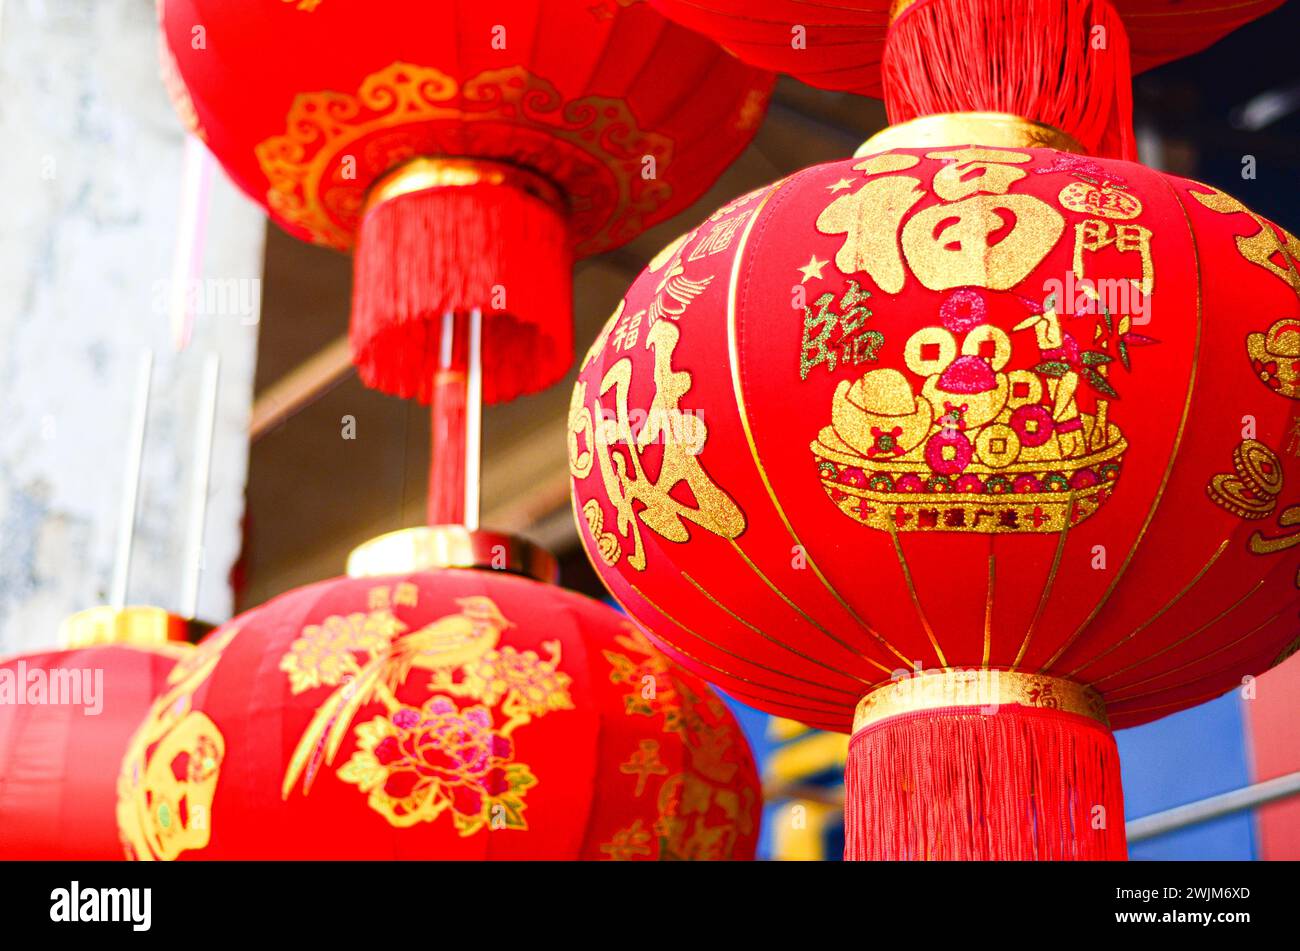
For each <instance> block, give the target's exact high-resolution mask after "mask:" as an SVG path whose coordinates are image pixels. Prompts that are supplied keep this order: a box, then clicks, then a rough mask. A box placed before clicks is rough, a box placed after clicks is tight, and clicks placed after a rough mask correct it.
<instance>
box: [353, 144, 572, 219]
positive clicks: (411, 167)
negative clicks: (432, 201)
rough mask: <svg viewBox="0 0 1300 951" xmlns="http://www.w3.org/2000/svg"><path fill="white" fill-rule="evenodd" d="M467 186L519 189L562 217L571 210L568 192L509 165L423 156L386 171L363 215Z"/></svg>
mask: <svg viewBox="0 0 1300 951" xmlns="http://www.w3.org/2000/svg"><path fill="white" fill-rule="evenodd" d="M466 185H500V186H503V187H506V188H515V189H518V190H519V191H522V192H525V193H526V194H529V195H532V196H533V197H534V198H536V199H538V200H539V201H542V202H544V203H545V204H548V205H550V206H551V207H552V208H554V209H555V210H556V211H559V212H560V213H561V214H563V213H565V212H566V211H567V210H568V203H567V202H566V201H565V198H564V193H563V192H562V191H561V190H560V188H559V186H557V185H556V184H555V183H554V182H552V181H550V179H547V178H545V177H543V176H541V175H538V174H537V173H536V172H533V171H530V170H528V169H526V168H523V167H522V166H519V165H512V164H510V163H509V162H499V161H492V160H489V159H478V158H460V157H454V156H420V157H417V158H413V159H411V160H410V161H407V162H403V163H402V164H401V165H398V166H397V167H396V168H394V169H392V170H390V171H388V172H386V173H385V174H383V175H382V176H380V177H379V178H378V179H376V180H375V182H374V184H372V185H371V186H370V189H369V191H368V192H367V193H366V201H365V207H364V209H363V211H362V214H365V213H366V212H369V211H370V210H371V209H372V208H374V207H376V206H377V205H380V204H382V203H384V202H386V201H392V200H393V199H394V198H398V197H400V196H402V195H409V194H412V193H414V192H422V191H428V190H429V189H431V188H456V187H463V186H466Z"/></svg>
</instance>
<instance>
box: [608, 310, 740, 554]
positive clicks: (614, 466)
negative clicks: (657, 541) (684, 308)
mask: <svg viewBox="0 0 1300 951" xmlns="http://www.w3.org/2000/svg"><path fill="white" fill-rule="evenodd" d="M679 338H680V331H679V330H678V328H677V326H676V325H675V324H674V323H673V322H672V321H668V320H661V321H657V322H656V323H655V324H654V326H652V327H651V328H650V332H649V333H648V334H647V335H646V341H645V345H646V346H647V347H650V348H652V349H653V350H654V381H655V394H654V398H653V399H652V400H651V403H650V406H649V409H648V411H647V413H646V415H645V422H644V425H643V426H642V427H641V430H640V432H639V433H634V432H633V428H632V421H631V416H630V412H629V407H628V392H629V390H630V387H631V384H632V361H631V360H630V359H629V358H626V357H625V358H623V359H621V360H619V361H618V362H617V363H615V364H614V365H613V366H612V367H610V368H609V370H608V371H606V373H605V376H604V377H603V378H602V380H601V382H600V394H599V395H600V396H605V395H606V394H608V393H610V392H611V391H612V392H613V401H614V418H613V419H606V418H605V417H604V416H602V415H601V413H602V411H601V407H600V403H599V400H598V399H597V400H595V401H594V402H593V403H592V412H593V415H595V416H597V417H599V419H600V421H599V422H598V423H597V424H596V425H595V426H594V430H595V455H596V459H597V460H598V462H599V463H600V474H601V479H602V481H603V483H604V486H605V492H606V495H607V497H608V499H609V502H610V504H611V505H612V506H613V507H614V510H615V512H616V513H617V520H616V523H615V527H616V530H617V532H618V533H619V535H621V536H624V537H629V536H630V538H631V540H632V543H633V549H632V553H631V554H629V555H628V564H629V565H631V566H632V567H633V568H635V569H636V570H637V571H644V570H645V565H646V562H645V550H644V548H643V545H642V541H641V529H640V525H644V526H645V527H646V528H649V529H650V530H651V531H653V532H655V533H656V534H658V535H660V536H662V537H663V538H666V539H668V540H669V541H674V542H685V541H688V540H689V539H690V532H689V531H688V530H687V528H686V525H685V522H687V521H689V522H694V523H695V524H696V525H699V526H700V527H701V528H703V529H704V530H705V531H708V532H712V533H713V534H715V535H720V536H722V537H723V538H735V537H737V536H738V535H739V534H740V533H741V532H743V531H744V529H745V517H744V515H743V514H742V513H741V511H740V509H739V508H738V507H737V506H736V503H735V502H733V501H732V499H731V497H730V496H729V495H727V493H726V492H724V491H723V490H722V489H721V488H719V487H718V486H717V484H715V483H714V482H713V481H712V479H710V478H709V476H708V474H707V473H706V472H705V471H704V467H703V466H701V465H700V462H699V458H698V455H699V451H700V449H701V448H702V447H703V446H704V444H705V443H706V441H707V440H708V429H707V427H706V426H705V424H704V420H703V419H701V418H700V417H699V416H696V415H694V414H689V413H683V412H682V410H681V403H682V398H683V397H684V396H685V395H686V393H687V392H688V391H689V390H690V388H691V374H690V373H688V372H686V371H683V370H674V369H673V366H672V358H673V352H674V351H675V350H676V348H677V342H678V340H679ZM656 440H659V441H661V442H662V443H663V453H662V461H661V463H660V466H659V474H658V476H657V477H656V478H653V479H652V478H651V477H650V476H648V475H647V473H646V471H645V468H644V466H643V464H642V461H641V452H642V451H643V450H644V449H645V448H646V447H647V446H649V445H650V444H651V443H652V442H654V441H656ZM616 447H622V451H619V452H615V451H614V450H615V448H616ZM681 483H685V484H686V486H687V488H689V490H690V493H691V497H692V498H693V499H694V500H695V505H694V506H691V505H689V504H687V503H684V502H681V501H679V500H678V499H677V498H675V497H674V496H673V494H672V493H673V491H674V490H675V489H676V488H677V487H678V486H679V485H680V484H681ZM635 503H640V505H641V506H643V507H642V508H640V509H639V510H638V509H637V508H636V505H635Z"/></svg>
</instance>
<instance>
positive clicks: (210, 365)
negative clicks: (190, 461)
mask: <svg viewBox="0 0 1300 951" xmlns="http://www.w3.org/2000/svg"><path fill="white" fill-rule="evenodd" d="M220 387H221V357H220V355H219V354H216V353H209V354H208V355H207V358H206V359H205V360H204V361H203V382H202V385H201V388H200V390H199V412H198V419H197V425H196V426H195V427H194V468H193V470H192V475H191V479H192V481H191V483H190V520H189V526H188V528H187V529H186V532H185V575H184V577H183V579H182V584H183V585H184V587H183V589H182V594H181V616H182V617H185V618H189V619H191V620H192V619H194V618H195V617H197V616H198V612H199V581H200V580H201V579H202V577H203V531H204V528H205V526H206V524H207V517H208V485H209V483H210V481H211V475H212V441H213V437H214V436H215V434H216V427H217V394H218V392H219V391H220Z"/></svg>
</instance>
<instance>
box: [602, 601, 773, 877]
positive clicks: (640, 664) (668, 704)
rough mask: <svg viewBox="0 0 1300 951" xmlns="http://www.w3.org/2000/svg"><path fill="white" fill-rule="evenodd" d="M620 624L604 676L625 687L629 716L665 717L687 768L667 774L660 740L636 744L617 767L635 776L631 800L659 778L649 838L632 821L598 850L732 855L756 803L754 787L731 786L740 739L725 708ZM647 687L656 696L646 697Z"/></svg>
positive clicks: (616, 855) (619, 854) (621, 855)
mask: <svg viewBox="0 0 1300 951" xmlns="http://www.w3.org/2000/svg"><path fill="white" fill-rule="evenodd" d="M623 627H624V631H625V633H624V634H623V635H622V636H620V637H617V638H615V640H616V642H617V644H618V646H619V647H621V648H623V651H617V650H606V651H604V652H603V653H604V655H605V658H606V660H608V661H609V662H610V664H611V671H610V675H609V679H610V681H611V682H613V683H615V684H620V685H624V686H626V687H627V688H629V692H628V693H627V694H626V695H625V697H624V706H625V710H626V713H627V715H628V716H640V717H651V718H653V717H658V716H661V717H662V718H663V721H662V728H663V732H664V733H665V734H671V735H672V736H673V737H674V742H676V743H680V744H681V746H682V748H683V749H684V751H685V753H686V767H685V769H683V770H682V771H680V772H676V773H673V772H672V771H671V770H669V769H668V767H667V766H665V765H664V764H663V762H662V760H661V758H660V751H661V747H660V744H659V742H658V741H656V740H649V739H644V740H641V741H640V742H639V744H638V746H637V748H636V750H634V751H633V752H632V753H631V754H629V756H628V759H627V761H626V762H624V763H623V764H622V765H621V766H620V767H619V769H620V771H621V772H623V773H625V774H627V775H629V776H635V777H636V788H635V792H634V795H635V796H637V797H640V796H642V795H643V794H645V793H646V792H648V791H649V790H648V789H647V787H649V786H651V785H652V781H651V777H656V778H657V777H664V778H663V779H662V781H661V782H660V783H659V788H658V791H657V793H656V795H655V801H656V806H657V810H658V817H657V819H656V820H655V823H654V827H653V833H654V839H653V840H652V838H651V837H650V836H649V835H646V834H645V829H644V826H643V825H642V820H640V819H637V820H635V821H634V822H633V824H632V825H631V826H629V827H627V828H624V829H620V830H618V831H617V832H616V833H615V834H614V835H613V837H612V838H611V840H610V841H609V842H607V843H605V844H603V845H602V846H601V851H602V852H604V853H605V854H606V855H608V856H609V857H610V858H611V859H616V860H620V859H621V860H626V859H631V858H637V857H645V856H652V855H655V853H656V850H655V849H654V848H653V847H652V845H651V843H652V841H654V840H657V842H658V850H657V852H658V854H657V856H656V857H657V858H659V859H661V860H662V859H727V858H731V857H732V855H733V853H734V851H735V848H736V844H737V841H738V839H739V838H740V837H741V836H742V835H743V836H748V835H750V834H752V833H753V831H754V819H753V815H754V810H755V807H756V806H757V800H756V799H755V797H754V791H753V790H752V789H749V788H745V789H743V790H740V791H738V790H737V789H736V788H734V787H733V785H732V784H733V782H734V780H735V777H736V773H737V772H738V770H739V768H740V765H739V763H738V762H736V760H735V757H734V756H733V755H732V751H733V750H734V749H735V748H736V747H737V745H738V738H737V737H736V736H735V735H734V733H733V728H732V727H731V725H730V724H729V723H728V720H727V715H726V709H725V707H723V705H722V703H721V701H719V700H718V699H717V698H716V697H712V696H708V697H706V696H702V695H700V694H698V693H696V692H695V691H694V690H693V689H692V688H691V687H690V685H689V684H688V683H686V681H684V680H682V679H681V678H680V677H678V676H677V675H676V672H675V668H673V667H672V665H671V664H669V663H668V661H667V659H666V658H665V657H664V656H663V655H662V654H660V653H659V652H658V651H656V650H655V649H654V648H653V647H652V646H651V644H650V642H649V641H648V640H647V639H646V637H645V635H644V634H643V633H641V631H640V630H639V629H638V628H637V627H636V626H635V625H633V624H631V623H627V622H624V625H623ZM651 683H653V685H654V691H653V693H652V694H650V695H647V691H646V687H647V686H648V685H649V684H651Z"/></svg>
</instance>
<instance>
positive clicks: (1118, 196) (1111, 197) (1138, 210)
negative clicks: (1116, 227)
mask: <svg viewBox="0 0 1300 951" xmlns="http://www.w3.org/2000/svg"><path fill="white" fill-rule="evenodd" d="M1056 200H1057V201H1059V202H1060V203H1061V207H1062V208H1064V209H1066V210H1067V211H1075V212H1079V213H1081V214H1085V215H1098V216H1100V217H1102V218H1113V219H1116V220H1118V221H1128V220H1130V219H1132V218H1136V217H1137V216H1138V215H1140V214H1142V201H1141V199H1139V198H1138V197H1137V195H1133V194H1130V193H1129V192H1127V191H1125V190H1124V189H1122V188H1118V187H1116V186H1115V185H1109V184H1103V185H1098V184H1095V183H1093V182H1071V183H1070V184H1068V185H1066V186H1065V187H1064V188H1062V189H1061V193H1060V194H1059V195H1057V196H1056Z"/></svg>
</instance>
